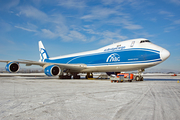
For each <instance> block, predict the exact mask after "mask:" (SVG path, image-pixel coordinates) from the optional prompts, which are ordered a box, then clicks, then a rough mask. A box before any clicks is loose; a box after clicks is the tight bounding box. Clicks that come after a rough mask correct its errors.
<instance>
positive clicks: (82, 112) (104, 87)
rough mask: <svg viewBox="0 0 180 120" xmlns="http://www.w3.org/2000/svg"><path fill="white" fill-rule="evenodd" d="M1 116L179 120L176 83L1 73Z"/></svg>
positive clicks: (13, 119)
mask: <svg viewBox="0 0 180 120" xmlns="http://www.w3.org/2000/svg"><path fill="white" fill-rule="evenodd" d="M177 79H178V78H177ZM179 80H180V79H179ZM0 119H1V120H67V119H68V120H178V119H180V83H177V81H141V82H124V83H111V82H110V81H109V80H83V79H81V80H73V79H71V80H59V79H56V78H48V77H38V78H35V77H30V78H29V77H0Z"/></svg>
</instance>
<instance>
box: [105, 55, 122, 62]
mask: <svg viewBox="0 0 180 120" xmlns="http://www.w3.org/2000/svg"><path fill="white" fill-rule="evenodd" d="M117 61H120V56H119V55H118V54H117V53H113V54H111V55H109V57H108V58H107V60H106V62H117Z"/></svg>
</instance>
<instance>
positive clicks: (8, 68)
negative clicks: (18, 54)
mask: <svg viewBox="0 0 180 120" xmlns="http://www.w3.org/2000/svg"><path fill="white" fill-rule="evenodd" d="M19 68H20V67H19V64H18V63H16V62H10V63H8V64H7V65H6V67H5V69H6V71H8V72H10V73H14V72H18V71H19Z"/></svg>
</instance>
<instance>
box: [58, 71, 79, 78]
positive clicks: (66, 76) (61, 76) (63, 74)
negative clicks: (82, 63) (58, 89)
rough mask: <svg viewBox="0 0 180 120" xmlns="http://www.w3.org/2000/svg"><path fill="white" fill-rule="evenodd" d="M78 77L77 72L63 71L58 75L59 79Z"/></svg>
mask: <svg viewBox="0 0 180 120" xmlns="http://www.w3.org/2000/svg"><path fill="white" fill-rule="evenodd" d="M72 77H73V79H80V75H78V73H69V72H63V73H61V75H59V79H71V78H72Z"/></svg>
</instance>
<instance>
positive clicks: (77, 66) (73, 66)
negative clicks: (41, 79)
mask: <svg viewBox="0 0 180 120" xmlns="http://www.w3.org/2000/svg"><path fill="white" fill-rule="evenodd" d="M0 62H6V63H10V62H14V63H20V64H25V65H26V66H31V65H39V66H41V67H43V66H49V65H57V66H59V67H60V68H61V69H70V70H73V71H80V70H82V69H86V66H87V65H85V64H59V63H46V62H37V61H30V60H23V61H10V60H0Z"/></svg>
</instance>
